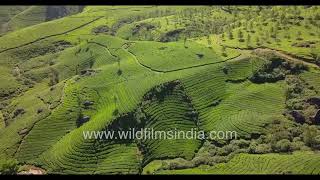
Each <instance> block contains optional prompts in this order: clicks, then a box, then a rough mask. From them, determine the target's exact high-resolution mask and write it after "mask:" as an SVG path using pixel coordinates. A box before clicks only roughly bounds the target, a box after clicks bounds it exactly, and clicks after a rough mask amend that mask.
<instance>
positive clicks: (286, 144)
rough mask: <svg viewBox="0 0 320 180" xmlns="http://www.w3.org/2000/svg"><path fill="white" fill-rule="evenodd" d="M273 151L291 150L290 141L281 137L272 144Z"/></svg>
mask: <svg viewBox="0 0 320 180" xmlns="http://www.w3.org/2000/svg"><path fill="white" fill-rule="evenodd" d="M273 150H274V151H275V152H290V151H292V148H291V142H290V141H289V140H288V139H282V140H280V141H278V142H277V143H276V144H275V146H273Z"/></svg>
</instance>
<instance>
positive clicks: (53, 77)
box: [49, 67, 59, 86]
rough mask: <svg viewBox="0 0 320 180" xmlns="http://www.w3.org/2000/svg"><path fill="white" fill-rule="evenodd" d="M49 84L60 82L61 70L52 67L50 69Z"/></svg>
mask: <svg viewBox="0 0 320 180" xmlns="http://www.w3.org/2000/svg"><path fill="white" fill-rule="evenodd" d="M49 71H50V73H49V86H53V85H55V84H58V83H59V72H58V71H57V70H55V69H54V68H52V67H50V69H49Z"/></svg>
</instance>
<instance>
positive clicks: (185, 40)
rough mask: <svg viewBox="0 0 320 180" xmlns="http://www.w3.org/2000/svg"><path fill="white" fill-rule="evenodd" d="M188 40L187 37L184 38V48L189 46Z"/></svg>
mask: <svg viewBox="0 0 320 180" xmlns="http://www.w3.org/2000/svg"><path fill="white" fill-rule="evenodd" d="M187 40H188V39H187V37H184V40H183V45H184V48H187V45H186V44H187Z"/></svg>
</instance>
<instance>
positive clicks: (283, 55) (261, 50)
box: [226, 46, 320, 69]
mask: <svg viewBox="0 0 320 180" xmlns="http://www.w3.org/2000/svg"><path fill="white" fill-rule="evenodd" d="M226 47H227V48H230V49H236V50H238V51H241V52H250V53H254V54H257V55H259V54H261V53H265V52H270V53H273V54H274V55H276V56H279V57H281V58H283V59H285V60H288V61H292V62H296V63H303V64H304V65H306V66H309V67H313V68H316V69H319V68H320V67H319V66H318V65H316V64H314V63H310V62H306V61H305V60H303V59H301V58H298V57H293V56H292V55H289V54H287V53H285V52H283V51H281V50H276V49H271V48H266V47H263V48H262V47H261V48H253V49H248V48H238V47H230V46H226Z"/></svg>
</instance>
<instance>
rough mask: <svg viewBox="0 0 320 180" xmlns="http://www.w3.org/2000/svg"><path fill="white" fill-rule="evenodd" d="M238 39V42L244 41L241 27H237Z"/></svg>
mask: <svg viewBox="0 0 320 180" xmlns="http://www.w3.org/2000/svg"><path fill="white" fill-rule="evenodd" d="M238 39H239V41H240V42H243V41H244V39H243V32H242V31H241V29H239V31H238Z"/></svg>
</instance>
